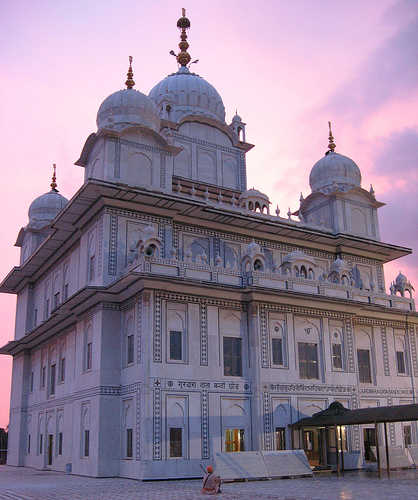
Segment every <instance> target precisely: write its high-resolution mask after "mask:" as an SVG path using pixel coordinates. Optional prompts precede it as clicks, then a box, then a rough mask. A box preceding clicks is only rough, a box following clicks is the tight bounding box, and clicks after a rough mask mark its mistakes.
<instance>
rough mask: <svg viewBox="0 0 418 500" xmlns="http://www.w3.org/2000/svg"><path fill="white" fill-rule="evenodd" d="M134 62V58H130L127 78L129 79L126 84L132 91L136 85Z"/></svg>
mask: <svg viewBox="0 0 418 500" xmlns="http://www.w3.org/2000/svg"><path fill="white" fill-rule="evenodd" d="M132 61H133V57H132V56H129V69H128V72H127V73H126V76H127V77H128V79H127V80H126V82H125V85H126V86H127V88H128V89H132V88H133V86H134V85H135V82H134V80H133V76H134V74H133V73H132Z"/></svg>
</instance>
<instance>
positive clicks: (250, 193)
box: [240, 188, 270, 203]
mask: <svg viewBox="0 0 418 500" xmlns="http://www.w3.org/2000/svg"><path fill="white" fill-rule="evenodd" d="M248 198H261V199H263V200H265V201H267V202H268V203H270V201H269V197H268V196H267V195H266V194H264V193H262V192H261V191H258V189H254V188H252V189H247V191H244V192H243V193H242V194H241V195H240V199H248Z"/></svg>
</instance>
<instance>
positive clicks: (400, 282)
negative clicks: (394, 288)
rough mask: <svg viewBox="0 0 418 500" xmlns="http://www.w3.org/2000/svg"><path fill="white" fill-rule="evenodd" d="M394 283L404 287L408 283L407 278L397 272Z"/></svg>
mask: <svg viewBox="0 0 418 500" xmlns="http://www.w3.org/2000/svg"><path fill="white" fill-rule="evenodd" d="M395 283H396V284H397V285H406V284H407V283H408V279H407V277H406V276H405V275H404V274H402V273H401V272H400V271H399V274H398V276H396V280H395Z"/></svg>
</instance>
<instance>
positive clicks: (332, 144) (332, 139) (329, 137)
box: [328, 122, 337, 153]
mask: <svg viewBox="0 0 418 500" xmlns="http://www.w3.org/2000/svg"><path fill="white" fill-rule="evenodd" d="M328 127H329V136H328V140H329V144H328V149H329V150H330V151H331V152H332V153H334V149H335V148H336V147H337V146H336V145H335V144H334V136H333V135H332V130H331V122H328Z"/></svg>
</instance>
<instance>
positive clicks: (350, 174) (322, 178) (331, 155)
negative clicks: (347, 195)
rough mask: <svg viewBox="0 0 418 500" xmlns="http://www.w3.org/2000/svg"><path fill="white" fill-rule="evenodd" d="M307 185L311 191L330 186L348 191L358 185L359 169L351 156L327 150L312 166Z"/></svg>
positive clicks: (329, 187)
mask: <svg viewBox="0 0 418 500" xmlns="http://www.w3.org/2000/svg"><path fill="white" fill-rule="evenodd" d="M309 185H310V186H311V189H312V192H314V191H327V190H330V189H331V188H335V189H339V190H342V191H348V189H351V188H353V187H360V185H361V173H360V169H359V168H358V166H357V164H356V163H355V162H354V161H353V160H352V159H351V158H348V157H347V156H343V155H340V154H338V153H335V152H334V151H328V152H327V154H326V155H325V156H324V157H323V158H321V159H320V160H319V161H318V162H316V163H315V165H314V166H313V167H312V170H311V174H310V176H309Z"/></svg>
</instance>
